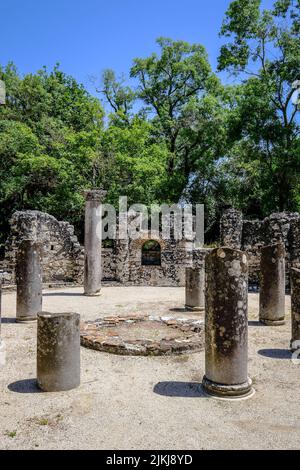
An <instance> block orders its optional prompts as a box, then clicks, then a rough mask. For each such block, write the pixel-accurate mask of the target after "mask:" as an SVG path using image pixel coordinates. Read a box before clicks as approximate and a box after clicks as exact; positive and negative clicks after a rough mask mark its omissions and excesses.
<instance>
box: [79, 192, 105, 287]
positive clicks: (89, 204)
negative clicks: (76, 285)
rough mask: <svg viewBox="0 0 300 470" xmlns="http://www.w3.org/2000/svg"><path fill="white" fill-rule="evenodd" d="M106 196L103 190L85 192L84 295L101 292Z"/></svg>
mask: <svg viewBox="0 0 300 470" xmlns="http://www.w3.org/2000/svg"><path fill="white" fill-rule="evenodd" d="M105 195H106V192H105V191H102V190H91V191H86V192H85V198H86V205H85V232H84V294H85V295H91V296H93V295H98V294H99V293H100V290H101V276H102V268H101V251H102V213H101V212H102V211H101V203H102V200H103V198H104V196H105Z"/></svg>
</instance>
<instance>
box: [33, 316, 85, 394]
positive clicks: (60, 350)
mask: <svg viewBox="0 0 300 470" xmlns="http://www.w3.org/2000/svg"><path fill="white" fill-rule="evenodd" d="M37 382H38V386H39V387H40V388H41V389H42V390H43V391H45V392H59V391H63V390H71V389H72V388H76V387H78V386H79V385H80V315H79V314H78V313H48V312H39V313H38V324H37Z"/></svg>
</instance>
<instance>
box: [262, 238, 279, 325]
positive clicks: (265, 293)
mask: <svg viewBox="0 0 300 470" xmlns="http://www.w3.org/2000/svg"><path fill="white" fill-rule="evenodd" d="M284 317H285V248H284V245H283V244H282V243H276V244H274V245H269V246H265V247H262V249H261V259H260V292H259V321H260V322H261V323H263V324H264V325H269V326H278V325H284V323H285V321H284Z"/></svg>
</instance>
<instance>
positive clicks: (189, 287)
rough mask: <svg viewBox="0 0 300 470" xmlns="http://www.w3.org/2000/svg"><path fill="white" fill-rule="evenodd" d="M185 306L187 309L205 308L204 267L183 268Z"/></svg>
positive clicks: (202, 309)
mask: <svg viewBox="0 0 300 470" xmlns="http://www.w3.org/2000/svg"><path fill="white" fill-rule="evenodd" d="M185 306H186V308H187V309H188V310H192V311H196V312H197V311H199V312H203V311H204V309H205V269H204V265H203V266H202V267H201V268H186V269H185Z"/></svg>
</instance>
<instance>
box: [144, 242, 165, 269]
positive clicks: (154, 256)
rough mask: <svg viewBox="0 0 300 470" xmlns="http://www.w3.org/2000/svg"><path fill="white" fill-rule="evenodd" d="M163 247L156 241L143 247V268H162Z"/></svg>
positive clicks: (146, 243)
mask: <svg viewBox="0 0 300 470" xmlns="http://www.w3.org/2000/svg"><path fill="white" fill-rule="evenodd" d="M160 265H161V247H160V244H159V243H158V242H157V241H156V240H148V241H146V242H145V243H144V244H143V246H142V266H160Z"/></svg>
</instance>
